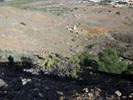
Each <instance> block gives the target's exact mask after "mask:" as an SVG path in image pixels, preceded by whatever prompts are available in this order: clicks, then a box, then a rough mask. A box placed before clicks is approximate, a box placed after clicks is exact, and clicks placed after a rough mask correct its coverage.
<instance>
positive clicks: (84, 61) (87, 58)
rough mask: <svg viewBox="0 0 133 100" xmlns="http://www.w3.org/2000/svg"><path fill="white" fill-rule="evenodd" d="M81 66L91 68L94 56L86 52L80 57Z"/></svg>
mask: <svg viewBox="0 0 133 100" xmlns="http://www.w3.org/2000/svg"><path fill="white" fill-rule="evenodd" d="M79 59H80V65H82V66H89V65H90V63H91V61H92V56H91V55H90V54H89V52H87V51H85V52H83V53H81V54H80V55H79Z"/></svg>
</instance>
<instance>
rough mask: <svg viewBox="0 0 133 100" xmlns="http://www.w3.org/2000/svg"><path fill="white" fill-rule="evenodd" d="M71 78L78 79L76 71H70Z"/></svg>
mask: <svg viewBox="0 0 133 100" xmlns="http://www.w3.org/2000/svg"><path fill="white" fill-rule="evenodd" d="M71 76H72V77H73V78H75V79H77V78H78V75H77V70H76V69H73V70H72V75H71Z"/></svg>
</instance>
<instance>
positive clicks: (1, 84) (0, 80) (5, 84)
mask: <svg viewBox="0 0 133 100" xmlns="http://www.w3.org/2000/svg"><path fill="white" fill-rule="evenodd" d="M3 86H8V85H7V83H6V82H5V81H4V80H3V79H0V87H3Z"/></svg>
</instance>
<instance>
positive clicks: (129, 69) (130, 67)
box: [126, 64, 133, 74]
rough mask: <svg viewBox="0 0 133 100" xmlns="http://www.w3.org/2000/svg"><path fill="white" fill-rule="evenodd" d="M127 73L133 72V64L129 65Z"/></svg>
mask: <svg viewBox="0 0 133 100" xmlns="http://www.w3.org/2000/svg"><path fill="white" fill-rule="evenodd" d="M126 73H127V74H133V64H130V65H128V68H127V71H126Z"/></svg>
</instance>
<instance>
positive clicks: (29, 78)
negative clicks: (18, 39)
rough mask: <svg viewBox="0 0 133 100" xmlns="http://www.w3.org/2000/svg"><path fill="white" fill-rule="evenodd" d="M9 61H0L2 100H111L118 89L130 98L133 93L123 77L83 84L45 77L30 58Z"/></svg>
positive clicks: (99, 77) (105, 77)
mask: <svg viewBox="0 0 133 100" xmlns="http://www.w3.org/2000/svg"><path fill="white" fill-rule="evenodd" d="M8 60H9V61H8V62H0V100H101V99H103V100H107V99H106V97H108V98H111V99H109V100H117V99H119V98H118V96H117V95H116V94H114V92H115V91H116V90H119V91H120V92H121V93H122V95H124V96H126V97H127V96H128V95H130V93H132V92H133V83H132V82H131V81H127V80H123V79H121V78H120V77H117V78H115V77H114V76H113V77H112V76H110V75H104V74H99V75H96V76H94V77H90V78H88V80H85V81H84V82H80V81H76V80H74V79H70V78H68V77H59V76H56V75H44V73H43V71H39V72H38V73H34V70H36V69H34V68H35V67H37V66H36V65H33V64H32V63H31V59H29V58H24V57H23V58H22V62H14V60H13V58H12V57H11V56H10V57H9V58H8ZM29 69H30V70H29ZM25 70H29V72H28V71H25ZM31 71H32V72H31ZM96 80H97V81H96ZM85 82H86V83H85ZM84 83H85V84H84ZM89 93H92V96H90V95H88V94H89ZM111 96H112V97H111ZM77 98H80V99H77ZM83 98H86V99H83ZM127 99H128V100H130V99H129V98H128V97H127V98H125V99H123V98H122V97H121V100H127Z"/></svg>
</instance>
